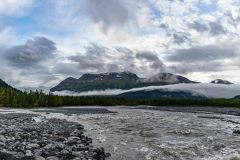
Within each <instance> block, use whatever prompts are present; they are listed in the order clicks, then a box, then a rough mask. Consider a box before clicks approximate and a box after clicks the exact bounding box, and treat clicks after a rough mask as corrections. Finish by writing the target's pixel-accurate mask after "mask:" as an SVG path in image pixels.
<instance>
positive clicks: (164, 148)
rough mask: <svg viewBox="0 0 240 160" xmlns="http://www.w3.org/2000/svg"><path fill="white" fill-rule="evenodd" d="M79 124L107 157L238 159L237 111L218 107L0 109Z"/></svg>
mask: <svg viewBox="0 0 240 160" xmlns="http://www.w3.org/2000/svg"><path fill="white" fill-rule="evenodd" d="M8 112H10V113H11V114H12V112H15V113H24V114H31V115H32V114H34V115H35V116H36V117H38V118H40V119H43V120H45V119H46V120H51V119H53V118H55V119H58V120H59V121H61V120H67V121H68V122H71V123H75V122H77V123H80V124H83V125H84V127H85V130H86V133H85V134H86V136H87V137H91V138H92V139H93V146H95V147H104V148H105V150H106V152H110V153H111V157H110V158H109V159H113V160H119V159H122V160H148V159H149V160H186V159H189V160H230V159H232V158H235V159H240V135H239V133H240V116H239V113H240V109H231V108H228V109H226V108H218V107H148V106H135V107H126V106H118V107H96V106H94V107H67V108H51V109H45V108H44V109H32V110H25V109H24V110H23V109H19V110H17V109H14V110H12V109H2V110H1V113H2V114H6V113H8Z"/></svg>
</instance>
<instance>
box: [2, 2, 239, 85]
mask: <svg viewBox="0 0 240 160" xmlns="http://www.w3.org/2000/svg"><path fill="white" fill-rule="evenodd" d="M239 38H240V0H131V1H130V0H41V1H38V0H21V1H20V0H1V1H0V64H1V65H0V66H1V69H0V78H1V79H3V80H5V81H6V82H8V83H9V84H11V85H13V86H15V87H18V88H26V87H33V88H39V87H40V88H41V87H42V88H45V87H46V88H49V87H53V86H55V85H56V84H58V83H59V82H60V81H62V80H64V79H65V78H67V77H75V78H79V77H80V76H81V75H82V74H84V73H103V72H121V71H131V72H134V73H136V74H137V75H139V76H140V77H149V76H152V75H154V74H157V73H159V72H170V73H174V74H179V75H183V76H186V77H188V78H189V79H191V80H196V81H200V82H210V81H211V80H213V79H218V78H221V79H227V80H230V81H232V82H234V83H237V84H238V83H240V76H239V75H240V63H239V60H240V39H239Z"/></svg>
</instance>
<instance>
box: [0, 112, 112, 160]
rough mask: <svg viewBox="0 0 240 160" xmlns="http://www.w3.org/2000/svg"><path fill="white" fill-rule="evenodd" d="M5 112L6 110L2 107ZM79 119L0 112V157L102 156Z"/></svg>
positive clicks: (78, 159)
mask: <svg viewBox="0 0 240 160" xmlns="http://www.w3.org/2000/svg"><path fill="white" fill-rule="evenodd" d="M6 112H7V111H6ZM84 132H85V130H84V127H83V125H81V124H79V123H74V122H68V121H66V120H60V119H46V118H45V117H43V116H38V115H35V114H23V113H7V114H1V116H0V159H1V160H88V159H93V160H104V159H106V157H109V156H110V155H109V154H108V153H105V151H104V148H94V146H93V145H92V139H91V138H89V137H87V136H85V135H84Z"/></svg>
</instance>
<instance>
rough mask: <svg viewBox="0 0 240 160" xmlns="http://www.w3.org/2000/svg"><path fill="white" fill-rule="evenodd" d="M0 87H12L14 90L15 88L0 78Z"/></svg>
mask: <svg viewBox="0 0 240 160" xmlns="http://www.w3.org/2000/svg"><path fill="white" fill-rule="evenodd" d="M0 88H4V89H13V90H16V91H17V89H15V88H13V87H12V86H10V85H8V84H7V83H6V82H4V81H3V80H2V79H0Z"/></svg>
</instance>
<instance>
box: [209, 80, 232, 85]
mask: <svg viewBox="0 0 240 160" xmlns="http://www.w3.org/2000/svg"><path fill="white" fill-rule="evenodd" d="M211 83H213V84H233V83H232V82H230V81H227V80H223V79H215V80H213V81H211Z"/></svg>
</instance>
